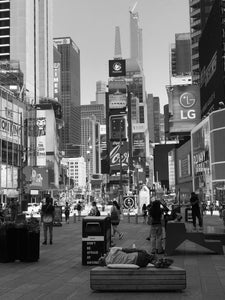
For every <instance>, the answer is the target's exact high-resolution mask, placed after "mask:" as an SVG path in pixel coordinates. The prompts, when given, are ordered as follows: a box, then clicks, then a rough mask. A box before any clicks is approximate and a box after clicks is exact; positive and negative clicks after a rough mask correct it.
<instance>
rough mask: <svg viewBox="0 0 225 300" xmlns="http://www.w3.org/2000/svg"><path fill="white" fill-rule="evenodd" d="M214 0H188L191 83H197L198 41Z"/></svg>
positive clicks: (198, 76)
mask: <svg viewBox="0 0 225 300" xmlns="http://www.w3.org/2000/svg"><path fill="white" fill-rule="evenodd" d="M214 1H215V0H195V1H193V0H189V7H190V32H191V65H192V66H191V67H192V80H193V83H199V78H200V75H199V49H198V42H199V38H200V36H201V33H202V31H203V29H204V26H205V24H206V21H207V18H208V16H209V14H210V11H211V8H212V5H213V3H214Z"/></svg>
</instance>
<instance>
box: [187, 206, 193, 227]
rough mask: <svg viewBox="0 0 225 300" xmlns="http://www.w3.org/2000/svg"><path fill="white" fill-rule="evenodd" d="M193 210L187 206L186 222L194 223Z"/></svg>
mask: <svg viewBox="0 0 225 300" xmlns="http://www.w3.org/2000/svg"><path fill="white" fill-rule="evenodd" d="M192 221H193V220H192V210H191V208H190V207H187V208H185V222H190V223H192Z"/></svg>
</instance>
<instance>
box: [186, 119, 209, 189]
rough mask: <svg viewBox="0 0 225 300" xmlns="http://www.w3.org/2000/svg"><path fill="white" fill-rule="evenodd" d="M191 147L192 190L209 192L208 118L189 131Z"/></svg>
mask: <svg viewBox="0 0 225 300" xmlns="http://www.w3.org/2000/svg"><path fill="white" fill-rule="evenodd" d="M191 147H192V170H193V172H192V174H193V183H194V190H195V191H197V192H199V191H203V192H204V193H209V191H210V190H211V175H210V174H211V172H210V132H209V119H208V118H207V119H205V120H204V121H203V122H201V124H199V126H197V127H196V128H195V129H193V131H192V132H191Z"/></svg>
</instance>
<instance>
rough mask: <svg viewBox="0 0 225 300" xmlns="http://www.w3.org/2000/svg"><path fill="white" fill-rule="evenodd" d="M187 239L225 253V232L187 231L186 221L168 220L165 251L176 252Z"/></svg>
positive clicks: (168, 252)
mask: <svg viewBox="0 0 225 300" xmlns="http://www.w3.org/2000/svg"><path fill="white" fill-rule="evenodd" d="M185 240H189V241H191V242H194V243H195V244H198V245H200V246H202V247H204V248H207V249H208V250H210V251H213V252H214V253H216V254H224V252H223V244H224V242H225V240H224V234H213V233H206V232H193V231H187V230H186V227H185V224H184V223H181V222H168V223H167V226H166V247H165V253H166V254H167V255H172V254H174V252H175V250H176V248H177V247H178V246H179V245H181V244H182V243H183V242H184V241H185Z"/></svg>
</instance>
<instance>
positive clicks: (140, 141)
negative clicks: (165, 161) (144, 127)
mask: <svg viewBox="0 0 225 300" xmlns="http://www.w3.org/2000/svg"><path fill="white" fill-rule="evenodd" d="M145 156H146V155H145V134H144V132H136V133H133V157H145Z"/></svg>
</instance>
